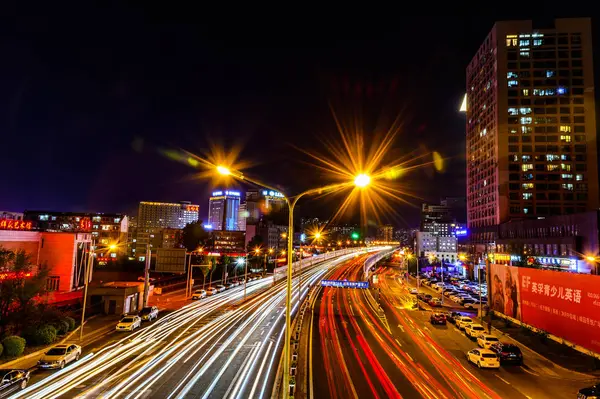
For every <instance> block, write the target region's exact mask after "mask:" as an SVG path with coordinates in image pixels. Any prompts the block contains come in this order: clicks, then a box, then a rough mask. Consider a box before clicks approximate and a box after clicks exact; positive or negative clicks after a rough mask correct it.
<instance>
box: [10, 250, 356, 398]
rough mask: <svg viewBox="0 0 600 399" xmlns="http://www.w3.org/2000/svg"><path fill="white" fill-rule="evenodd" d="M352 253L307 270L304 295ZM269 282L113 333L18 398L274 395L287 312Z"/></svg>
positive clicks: (280, 290) (279, 287)
mask: <svg viewBox="0 0 600 399" xmlns="http://www.w3.org/2000/svg"><path fill="white" fill-rule="evenodd" d="M352 256H353V255H345V256H342V257H340V258H337V259H332V260H328V261H325V262H323V263H321V264H318V265H316V266H315V267H313V268H311V269H308V270H306V271H304V272H303V280H304V284H303V293H306V291H307V286H308V285H309V284H314V283H315V282H316V281H317V280H318V279H319V278H321V277H322V276H323V274H324V273H325V272H326V271H327V270H328V269H329V268H331V267H333V266H334V265H336V264H338V263H340V262H343V261H344V260H346V259H348V258H350V257H352ZM272 284H273V281H272V278H271V277H267V278H264V279H261V280H257V281H253V282H250V283H249V284H248V296H249V297H248V300H247V301H246V302H243V295H244V294H243V286H238V287H235V288H233V289H230V290H228V291H225V292H223V293H220V294H217V295H215V296H213V297H208V298H207V299H203V300H200V301H197V302H193V303H187V304H186V305H185V306H183V307H182V308H181V309H179V310H176V311H173V312H170V313H169V314H167V315H166V316H163V317H161V318H159V319H158V320H157V321H154V322H152V323H150V325H148V326H144V327H143V328H142V329H139V330H137V331H135V332H133V333H120V334H117V333H111V334H110V336H109V337H107V338H106V340H105V341H104V342H103V343H102V345H100V346H98V347H95V348H93V349H89V348H86V351H85V352H84V356H83V357H82V358H81V359H80V360H79V361H78V362H76V363H74V364H72V365H70V366H68V367H66V368H65V369H64V370H60V371H56V372H48V373H40V374H39V375H41V376H44V377H45V378H43V379H42V380H41V381H38V382H37V383H35V384H33V385H31V386H30V387H29V388H27V389H26V390H23V391H21V392H19V393H18V394H17V395H15V396H14V397H15V398H58V397H64V398H71V397H75V396H78V395H81V396H88V397H98V396H102V397H104V398H111V397H161V398H163V397H164V398H183V397H198V398H206V397H209V396H210V397H237V396H242V397H269V396H270V395H271V391H272V388H273V383H274V379H275V371H276V369H277V367H278V363H279V358H280V354H281V343H282V334H283V331H284V329H283V322H284V311H285V307H284V300H285V282H284V281H283V280H282V281H279V282H277V284H276V285H275V286H274V287H272ZM296 284H297V279H294V285H296ZM294 291H295V292H294V301H295V302H296V301H297V294H298V293H297V287H294ZM161 300H162V299H161ZM37 378H38V377H36V379H37ZM32 382H36V381H32Z"/></svg>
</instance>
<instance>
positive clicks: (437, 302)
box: [427, 298, 442, 307]
mask: <svg viewBox="0 0 600 399" xmlns="http://www.w3.org/2000/svg"><path fill="white" fill-rule="evenodd" d="M427 303H429V306H433V307H439V306H442V301H440V300H439V299H437V298H431V299H430V300H429V302H427Z"/></svg>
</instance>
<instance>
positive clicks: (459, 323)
mask: <svg viewBox="0 0 600 399" xmlns="http://www.w3.org/2000/svg"><path fill="white" fill-rule="evenodd" d="M471 323H473V319H471V318H470V317H467V316H460V317H457V318H456V327H457V328H458V329H459V330H464V329H465V327H466V326H468V325H469V324H471Z"/></svg>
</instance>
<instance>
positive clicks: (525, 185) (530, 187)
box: [521, 183, 533, 190]
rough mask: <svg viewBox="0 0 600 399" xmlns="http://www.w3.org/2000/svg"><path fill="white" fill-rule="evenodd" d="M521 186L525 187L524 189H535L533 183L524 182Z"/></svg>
mask: <svg viewBox="0 0 600 399" xmlns="http://www.w3.org/2000/svg"><path fill="white" fill-rule="evenodd" d="M521 186H522V187H523V190H531V189H533V183H523V184H522V185H521Z"/></svg>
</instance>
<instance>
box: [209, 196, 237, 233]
mask: <svg viewBox="0 0 600 399" xmlns="http://www.w3.org/2000/svg"><path fill="white" fill-rule="evenodd" d="M208 201H209V202H208V224H209V225H211V226H212V229H213V230H227V231H235V230H238V228H239V227H238V217H239V208H240V192H239V191H233V190H221V191H214V192H213V193H212V196H211V197H210V199H209V200H208Z"/></svg>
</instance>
